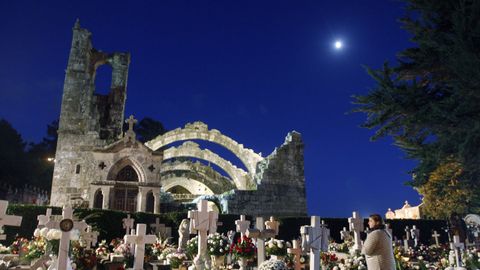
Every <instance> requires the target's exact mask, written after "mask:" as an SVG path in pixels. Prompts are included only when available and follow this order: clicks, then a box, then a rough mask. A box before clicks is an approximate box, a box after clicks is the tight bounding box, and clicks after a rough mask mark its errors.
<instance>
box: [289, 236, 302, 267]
mask: <svg viewBox="0 0 480 270" xmlns="http://www.w3.org/2000/svg"><path fill="white" fill-rule="evenodd" d="M292 245H293V247H291V248H288V249H287V252H288V254H293V263H294V265H295V268H294V269H295V270H300V269H302V264H301V263H300V258H301V256H302V249H301V248H300V247H299V245H298V240H296V239H295V240H293V241H292Z"/></svg>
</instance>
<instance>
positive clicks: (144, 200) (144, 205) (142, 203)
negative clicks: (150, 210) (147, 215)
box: [137, 187, 147, 212]
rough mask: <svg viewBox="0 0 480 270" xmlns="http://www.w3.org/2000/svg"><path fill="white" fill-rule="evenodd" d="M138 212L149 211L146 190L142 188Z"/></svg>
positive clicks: (139, 192)
mask: <svg viewBox="0 0 480 270" xmlns="http://www.w3.org/2000/svg"><path fill="white" fill-rule="evenodd" d="M137 202H138V204H137V206H138V207H137V211H138V212H145V211H146V209H147V194H146V192H145V190H144V189H143V188H141V187H139V189H138V199H137Z"/></svg>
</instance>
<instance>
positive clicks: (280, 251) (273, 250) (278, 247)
mask: <svg viewBox="0 0 480 270" xmlns="http://www.w3.org/2000/svg"><path fill="white" fill-rule="evenodd" d="M265 251H266V253H267V255H270V256H272V255H274V256H281V257H284V256H286V255H287V245H286V244H285V241H283V240H278V239H273V238H272V239H270V240H269V241H268V242H266V243H265Z"/></svg>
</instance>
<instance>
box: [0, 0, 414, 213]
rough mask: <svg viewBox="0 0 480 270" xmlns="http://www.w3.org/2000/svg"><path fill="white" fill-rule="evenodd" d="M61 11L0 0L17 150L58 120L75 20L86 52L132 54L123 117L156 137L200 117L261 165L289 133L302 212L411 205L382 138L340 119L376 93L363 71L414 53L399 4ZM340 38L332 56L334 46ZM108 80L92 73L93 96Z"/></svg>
mask: <svg viewBox="0 0 480 270" xmlns="http://www.w3.org/2000/svg"><path fill="white" fill-rule="evenodd" d="M72 3H73V2H72ZM72 3H70V1H57V2H54V1H1V2H0V51H1V52H2V58H1V61H0V118H4V119H6V120H7V121H9V122H10V123H12V125H13V127H14V128H15V129H17V130H18V131H19V132H20V133H21V134H22V136H23V138H24V139H25V140H27V141H39V140H40V139H41V138H42V137H43V136H44V135H45V134H46V126H47V124H48V123H50V122H52V121H53V120H55V119H57V118H58V116H59V113H60V102H61V96H62V89H63V80H64V76H65V73H64V70H65V68H66V66H67V61H68V54H69V50H70V45H71V37H72V27H73V25H74V22H75V20H76V18H80V23H81V25H82V27H84V28H87V29H88V30H90V31H91V32H92V33H93V45H94V47H95V48H97V49H99V50H102V51H105V52H113V51H128V52H130V53H131V55H132V58H131V59H132V61H131V64H130V71H129V78H128V92H127V104H126V115H130V114H134V115H135V117H136V118H139V119H141V118H143V117H145V116H149V117H152V118H154V119H157V120H159V121H161V122H162V123H163V124H164V125H165V127H166V128H167V129H175V128H177V127H183V126H184V125H185V124H186V123H188V122H193V121H198V120H200V121H203V122H205V123H207V124H208V126H209V128H215V129H218V130H220V131H221V132H222V133H223V134H225V135H227V136H230V137H232V138H233V139H235V140H236V141H237V142H239V143H242V144H244V145H245V147H247V148H252V149H254V150H255V151H256V152H262V153H263V156H267V155H268V154H270V153H271V152H272V151H273V150H274V148H275V147H276V146H279V145H281V144H282V143H283V141H284V138H285V136H286V135H287V133H288V132H289V131H291V130H296V131H298V132H300V133H301V134H302V136H303V139H304V142H305V178H306V190H307V201H308V211H309V214H315V215H320V216H322V217H347V216H350V215H351V212H352V211H353V210H358V211H360V213H361V214H362V215H368V214H370V213H372V212H377V213H380V214H382V215H383V214H384V213H385V212H386V210H387V208H388V207H391V208H400V207H401V206H402V205H403V202H404V201H405V200H408V201H409V202H410V203H411V204H412V205H413V204H415V205H416V204H418V203H419V202H420V197H419V195H418V194H417V192H416V191H414V190H413V189H412V188H411V187H408V186H406V185H405V184H404V183H405V182H406V181H408V180H409V179H410V178H411V176H410V175H409V174H408V171H409V170H410V169H411V168H412V167H413V166H414V165H415V162H414V161H411V160H406V159H405V158H404V154H403V153H402V152H401V151H400V150H399V149H398V148H396V147H395V146H394V145H392V141H391V139H389V138H385V139H382V140H380V141H377V142H370V141H369V137H370V136H371V135H372V134H373V130H367V129H363V128H360V127H359V125H360V124H361V123H362V122H363V121H364V120H365V118H366V116H365V115H364V114H360V113H353V114H352V113H351V114H349V113H348V112H349V111H350V110H351V109H352V108H353V107H354V105H353V104H352V100H353V99H352V98H351V96H352V95H354V94H357V95H358V94H365V93H367V92H368V91H369V89H371V88H372V87H374V86H375V83H374V81H373V80H372V79H371V78H370V77H369V76H368V75H367V73H366V72H365V69H364V68H363V65H366V66H370V67H375V68H378V67H380V66H381V65H382V64H383V62H384V61H387V60H388V61H390V62H395V55H396V53H397V52H399V51H400V50H402V49H405V48H407V47H409V46H412V44H411V43H410V42H409V40H408V38H409V35H408V34H407V33H406V32H405V31H404V30H402V29H401V28H400V23H399V22H398V18H399V17H401V16H402V15H403V14H404V4H403V3H402V2H399V1H380V0H379V1H373V0H371V1H358V0H352V1H278V0H275V1H258V0H255V1H173V0H172V1H131V2H125V1H76V2H75V3H76V4H75V5H74V4H72ZM337 39H341V40H342V41H343V43H344V47H343V48H342V50H335V49H334V46H333V44H334V42H335V40H337ZM108 72H109V70H108V68H107V67H105V68H103V69H102V68H101V69H99V73H98V75H97V76H98V77H99V82H98V84H97V90H98V92H100V93H105V92H106V91H107V89H108V86H109V76H108ZM204 145H206V146H210V144H204ZM215 149H216V148H215ZM220 154H221V155H222V156H224V157H225V158H232V157H233V156H232V155H230V154H229V153H226V152H225V151H223V152H221V153H220ZM233 163H235V164H238V163H239V162H238V160H233ZM279 199H281V198H279ZM246 214H248V213H246Z"/></svg>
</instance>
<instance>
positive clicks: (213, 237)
mask: <svg viewBox="0 0 480 270" xmlns="http://www.w3.org/2000/svg"><path fill="white" fill-rule="evenodd" d="M207 251H208V255H213V256H223V255H225V254H226V253H227V252H228V238H227V237H226V236H225V235H223V234H219V233H215V234H210V235H209V236H208V238H207Z"/></svg>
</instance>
